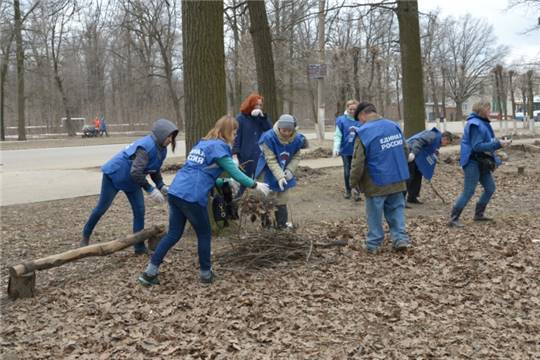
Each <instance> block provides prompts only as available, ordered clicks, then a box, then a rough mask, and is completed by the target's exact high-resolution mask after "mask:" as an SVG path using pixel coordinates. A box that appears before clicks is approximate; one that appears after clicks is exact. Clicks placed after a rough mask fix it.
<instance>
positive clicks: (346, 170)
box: [341, 155, 352, 193]
mask: <svg viewBox="0 0 540 360" xmlns="http://www.w3.org/2000/svg"><path fill="white" fill-rule="evenodd" d="M341 159H342V160H343V177H344V180H345V191H346V192H347V193H350V192H351V183H350V181H349V178H350V177H351V162H352V155H341Z"/></svg>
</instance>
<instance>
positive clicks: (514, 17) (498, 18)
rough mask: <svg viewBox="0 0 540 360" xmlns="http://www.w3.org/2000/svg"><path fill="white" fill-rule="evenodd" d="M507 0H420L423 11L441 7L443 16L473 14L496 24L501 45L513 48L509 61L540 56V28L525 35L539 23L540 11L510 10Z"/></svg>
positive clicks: (494, 28) (525, 60)
mask: <svg viewBox="0 0 540 360" xmlns="http://www.w3.org/2000/svg"><path fill="white" fill-rule="evenodd" d="M507 6H508V0H418V8H419V10H420V11H421V12H428V11H430V10H435V9H437V8H439V9H440V14H441V15H442V16H444V17H446V16H454V17H459V16H461V15H465V14H467V13H470V14H471V15H473V16H474V17H479V18H484V19H485V20H486V21H487V22H488V23H490V24H491V25H492V26H493V30H494V32H495V35H496V36H497V40H498V42H499V44H503V45H506V46H508V47H509V48H510V54H509V56H508V59H507V61H509V62H514V61H515V62H517V63H520V62H522V61H524V62H529V61H533V59H535V60H536V61H539V59H540V30H536V31H532V32H529V33H527V34H523V32H525V31H526V30H527V29H530V28H531V27H533V26H534V25H536V24H538V17H540V10H538V9H532V8H527V7H524V6H523V7H518V8H514V9H512V10H507V9H506V8H507Z"/></svg>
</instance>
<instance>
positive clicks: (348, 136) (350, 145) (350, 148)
mask: <svg viewBox="0 0 540 360" xmlns="http://www.w3.org/2000/svg"><path fill="white" fill-rule="evenodd" d="M361 125H362V124H361V123H360V122H359V121H355V120H352V118H349V117H348V116H347V115H340V116H338V117H337V118H336V127H337V128H339V131H341V144H340V146H339V154H340V155H345V156H352V154H353V152H354V139H355V137H356V134H355V132H354V131H349V130H350V129H351V127H360V126H361Z"/></svg>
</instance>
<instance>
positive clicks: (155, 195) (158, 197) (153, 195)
mask: <svg viewBox="0 0 540 360" xmlns="http://www.w3.org/2000/svg"><path fill="white" fill-rule="evenodd" d="M148 196H149V197H150V199H152V200H153V201H155V202H158V203H162V202H164V201H165V198H164V197H163V195H162V194H161V192H160V191H159V190H158V189H156V188H154V189H153V190H152V191H151V192H150V194H149V195H148Z"/></svg>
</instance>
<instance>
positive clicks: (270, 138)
mask: <svg viewBox="0 0 540 360" xmlns="http://www.w3.org/2000/svg"><path fill="white" fill-rule="evenodd" d="M304 143H305V137H304V135H302V134H296V135H295V137H294V140H293V141H292V142H291V143H290V144H282V143H281V141H279V138H278V135H277V134H276V132H275V131H274V129H270V130H268V131H266V132H265V133H264V134H263V135H262V136H261V139H260V140H259V144H265V145H266V146H268V148H270V149H271V150H272V152H273V153H274V155H275V156H276V159H277V161H278V163H279V165H280V166H281V168H282V169H283V170H285V169H286V168H287V165H288V164H289V162H290V160H291V159H292V158H293V157H294V155H296V153H297V152H298V151H300V149H302V147H303V146H304ZM263 171H264V182H265V183H267V184H268V185H269V186H270V189H271V190H272V191H275V192H282V190H281V189H280V188H279V184H278V180H277V179H276V178H275V177H274V175H273V174H272V171H270V169H269V168H268V165H267V163H266V159H265V157H264V153H262V152H261V155H260V157H259V161H258V163H257V169H256V171H255V177H259V175H260V174H261V173H262V172H263ZM295 186H296V178H295V177H293V178H292V179H291V180H288V181H287V186H286V188H285V190H283V191H287V190H288V189H290V188H292V187H295Z"/></svg>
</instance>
